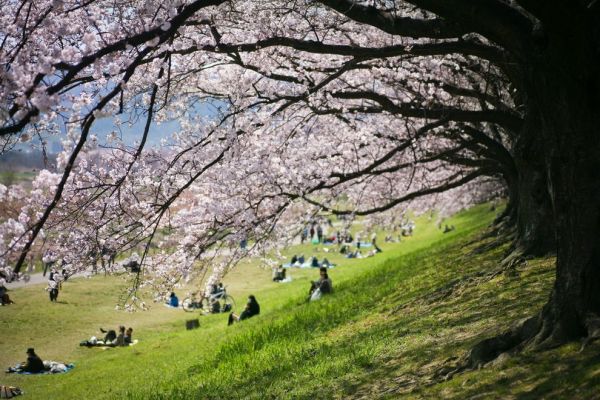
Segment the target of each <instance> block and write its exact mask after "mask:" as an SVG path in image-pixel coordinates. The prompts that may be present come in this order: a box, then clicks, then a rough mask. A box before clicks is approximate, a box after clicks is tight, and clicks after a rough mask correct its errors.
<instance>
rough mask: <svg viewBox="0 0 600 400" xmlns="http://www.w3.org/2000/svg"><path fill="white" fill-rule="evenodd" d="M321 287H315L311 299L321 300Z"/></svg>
mask: <svg viewBox="0 0 600 400" xmlns="http://www.w3.org/2000/svg"><path fill="white" fill-rule="evenodd" d="M321 295H322V294H321V289H320V288H317V289H315V290H314V291H313V292H312V294H311V295H310V301H315V300H319V299H320V298H321Z"/></svg>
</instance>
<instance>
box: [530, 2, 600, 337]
mask: <svg viewBox="0 0 600 400" xmlns="http://www.w3.org/2000/svg"><path fill="white" fill-rule="evenodd" d="M553 3H557V2H553ZM547 8H548V11H547V15H544V16H543V19H542V21H543V23H544V27H545V30H546V32H545V33H546V37H545V41H544V43H543V47H542V48H541V49H540V50H541V51H540V53H539V54H538V55H534V57H532V64H531V66H532V68H531V70H530V79H529V85H530V98H529V102H530V108H531V109H532V110H533V111H534V114H533V115H534V116H535V112H537V113H538V118H539V122H540V128H541V130H540V133H539V136H538V140H539V142H540V145H542V146H543V149H544V162H545V171H546V176H547V180H548V193H549V194H550V199H551V201H552V209H553V215H554V224H555V227H556V239H557V265H556V281H555V284H554V288H553V291H552V294H551V296H550V300H549V302H548V304H546V306H545V307H544V309H543V312H542V315H541V320H540V323H541V326H540V331H539V332H538V334H537V337H536V341H537V342H543V341H546V342H563V341H565V340H569V339H573V338H577V337H581V336H584V335H586V334H588V333H589V332H588V331H589V330H590V326H588V322H589V321H590V320H594V318H593V316H595V315H600V113H599V111H600V97H599V96H600V68H599V64H598V62H597V60H598V59H599V57H600V54H599V51H598V50H599V48H598V46H597V44H598V43H597V42H596V41H595V40H593V39H594V29H596V28H595V27H594V21H593V19H592V18H591V17H590V15H589V13H586V11H587V10H583V9H580V8H578V7H572V6H569V5H566V4H560V5H559V4H554V5H548V6H547Z"/></svg>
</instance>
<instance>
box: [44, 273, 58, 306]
mask: <svg viewBox="0 0 600 400" xmlns="http://www.w3.org/2000/svg"><path fill="white" fill-rule="evenodd" d="M55 275H56V273H55V272H54V271H52V272H51V273H50V278H49V279H48V288H47V289H46V290H48V292H50V301H53V302H56V301H57V300H58V282H56V281H55V280H54V276H55Z"/></svg>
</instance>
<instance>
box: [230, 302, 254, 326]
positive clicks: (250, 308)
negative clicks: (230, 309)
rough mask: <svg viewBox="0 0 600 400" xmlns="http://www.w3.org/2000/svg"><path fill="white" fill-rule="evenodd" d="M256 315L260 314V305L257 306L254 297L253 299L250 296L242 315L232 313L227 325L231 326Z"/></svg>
mask: <svg viewBox="0 0 600 400" xmlns="http://www.w3.org/2000/svg"><path fill="white" fill-rule="evenodd" d="M258 314H260V305H258V302H257V301H256V297H254V295H252V294H251V295H250V296H248V303H246V308H245V309H244V311H242V313H241V314H240V315H239V316H238V315H236V314H234V313H231V314H229V321H228V322H227V325H231V324H233V323H234V322H236V321H237V322H239V321H243V320H245V319H248V318H252V317H254V316H255V315H258Z"/></svg>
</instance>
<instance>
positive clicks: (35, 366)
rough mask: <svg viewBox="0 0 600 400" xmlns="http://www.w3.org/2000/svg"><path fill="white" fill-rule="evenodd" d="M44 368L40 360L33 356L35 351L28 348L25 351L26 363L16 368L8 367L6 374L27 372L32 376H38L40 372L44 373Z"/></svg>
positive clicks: (35, 355)
mask: <svg viewBox="0 0 600 400" xmlns="http://www.w3.org/2000/svg"><path fill="white" fill-rule="evenodd" d="M45 370H46V368H45V367H44V362H43V361H42V359H41V358H39V357H38V355H37V354H35V350H34V349H33V348H32V347H30V348H28V349H27V361H26V362H24V363H21V364H20V365H18V366H17V367H15V368H13V367H10V368H9V369H8V370H7V371H6V372H29V373H32V374H38V373H40V372H44V371H45Z"/></svg>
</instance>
